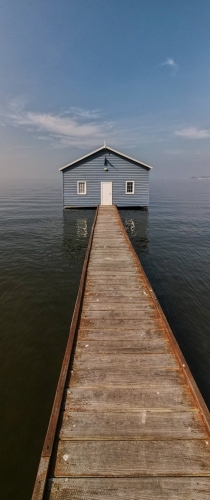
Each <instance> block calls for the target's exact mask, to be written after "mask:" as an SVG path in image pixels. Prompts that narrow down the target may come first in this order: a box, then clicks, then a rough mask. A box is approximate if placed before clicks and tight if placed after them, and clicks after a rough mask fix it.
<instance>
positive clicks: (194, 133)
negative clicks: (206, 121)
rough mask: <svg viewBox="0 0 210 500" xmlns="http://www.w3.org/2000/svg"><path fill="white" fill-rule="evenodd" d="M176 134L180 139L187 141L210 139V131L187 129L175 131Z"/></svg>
mask: <svg viewBox="0 0 210 500" xmlns="http://www.w3.org/2000/svg"><path fill="white" fill-rule="evenodd" d="M174 134H175V135H178V136H179V137H184V138H185V139H208V138H209V137H210V130H209V129H198V128H196V127H187V128H182V129H180V130H175V132H174Z"/></svg>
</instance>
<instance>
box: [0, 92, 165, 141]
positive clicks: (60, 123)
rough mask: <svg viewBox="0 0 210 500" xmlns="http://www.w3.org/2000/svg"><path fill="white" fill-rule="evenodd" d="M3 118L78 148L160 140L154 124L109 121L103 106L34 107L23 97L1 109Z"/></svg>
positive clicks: (50, 139)
mask: <svg viewBox="0 0 210 500" xmlns="http://www.w3.org/2000/svg"><path fill="white" fill-rule="evenodd" d="M1 115H2V117H3V119H4V122H7V123H9V124H10V125H12V126H14V127H19V128H23V129H25V130H26V131H28V132H29V133H31V134H33V135H35V136H36V137H37V139H40V140H45V141H50V145H51V147H59V148H61V147H66V146H76V147H78V148H89V147H95V146H97V145H99V144H101V145H103V143H104V141H106V142H107V143H109V144H110V145H111V144H119V145H121V144H123V145H125V146H126V147H133V146H137V145H139V144H140V143H148V142H157V141H159V140H161V139H160V136H159V133H158V131H155V130H154V129H153V128H152V126H150V127H148V125H145V124H143V125H141V124H136V123H131V122H129V121H127V122H126V125H125V124H124V123H123V122H117V121H108V120H106V119H105V118H104V115H103V113H102V111H101V110H98V109H95V110H86V109H82V108H76V107H73V108H69V109H67V110H62V112H60V113H57V114H56V113H43V112H40V113H39V112H36V111H31V110H28V109H27V108H26V105H25V104H24V103H23V102H22V100H21V99H17V100H15V101H12V103H11V104H10V106H9V109H8V110H7V112H4V113H1Z"/></svg>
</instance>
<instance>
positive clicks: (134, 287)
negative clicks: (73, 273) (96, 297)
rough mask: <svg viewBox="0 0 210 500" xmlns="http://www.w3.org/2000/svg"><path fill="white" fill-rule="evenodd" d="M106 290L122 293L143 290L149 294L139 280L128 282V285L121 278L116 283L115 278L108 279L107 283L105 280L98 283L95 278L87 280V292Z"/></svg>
mask: <svg viewBox="0 0 210 500" xmlns="http://www.w3.org/2000/svg"><path fill="white" fill-rule="evenodd" d="M105 290H106V292H108V291H112V292H116V293H121V292H125V293H127V292H129V293H130V294H131V293H137V292H138V291H141V292H142V293H144V292H145V295H147V292H146V289H145V287H144V286H143V285H142V284H140V283H139V282H138V281H136V282H135V283H132V284H131V283H130V282H127V285H126V287H125V284H124V282H123V281H122V280H121V278H120V280H118V282H117V283H116V282H115V281H114V280H112V281H110V280H108V281H106V284H105V283H104V280H101V281H100V283H98V282H97V281H94V280H88V281H87V282H86V286H85V291H86V292H88V293H89V292H92V293H96V292H99V293H100V292H101V293H102V292H104V291H105Z"/></svg>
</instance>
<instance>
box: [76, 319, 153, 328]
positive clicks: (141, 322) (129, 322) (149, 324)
mask: <svg viewBox="0 0 210 500" xmlns="http://www.w3.org/2000/svg"><path fill="white" fill-rule="evenodd" d="M125 324H126V328H127V329H129V330H136V329H137V328H143V329H144V330H146V329H147V328H153V329H155V328H160V327H161V325H163V322H162V321H161V320H159V321H158V322H157V320H156V318H148V319H147V318H145V317H141V318H138V319H136V318H134V319H133V318H132V317H130V318H126V322H125V318H118V319H116V318H113V317H112V318H103V320H102V318H101V319H97V318H94V319H93V318H89V319H88V318H83V317H82V318H81V321H80V326H81V327H83V328H88V329H90V328H91V329H93V330H98V329H99V328H101V327H102V325H103V328H106V329H111V330H114V329H115V328H117V329H118V328H122V327H123V326H124V325H125Z"/></svg>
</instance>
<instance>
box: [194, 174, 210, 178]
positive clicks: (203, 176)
mask: <svg viewBox="0 0 210 500" xmlns="http://www.w3.org/2000/svg"><path fill="white" fill-rule="evenodd" d="M191 179H210V175H201V176H200V177H196V176H195V175H193V176H192V177H191Z"/></svg>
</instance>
